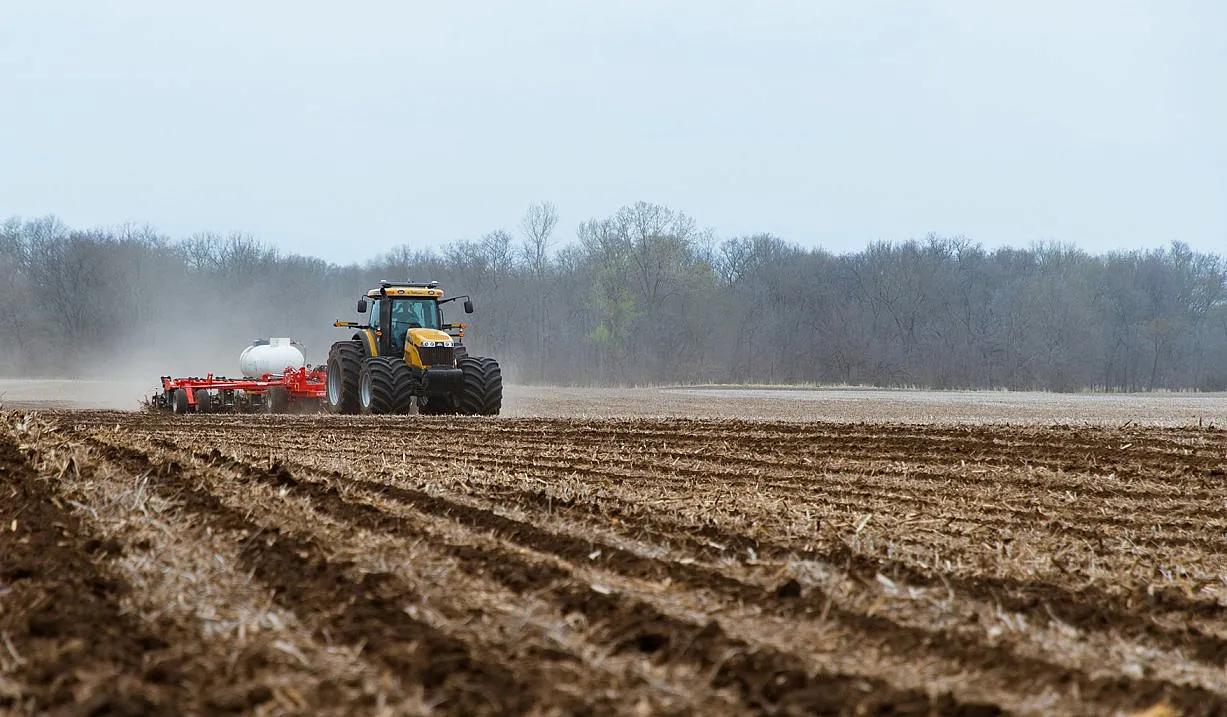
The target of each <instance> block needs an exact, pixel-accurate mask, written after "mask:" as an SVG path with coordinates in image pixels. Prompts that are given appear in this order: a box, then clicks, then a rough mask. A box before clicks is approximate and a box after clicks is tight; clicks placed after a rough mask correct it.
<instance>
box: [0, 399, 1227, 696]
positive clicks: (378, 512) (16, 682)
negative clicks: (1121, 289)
mask: <svg viewBox="0 0 1227 717" xmlns="http://www.w3.org/2000/svg"><path fill="white" fill-rule="evenodd" d="M524 390H525V391H528V390H529V389H524ZM675 393H676V396H674V395H672V394H669V393H668V392H659V391H657V392H653V393H651V394H650V395H649V393H648V392H646V391H645V392H643V393H639V394H636V392H634V391H628V392H622V393H619V394H609V393H607V394H604V398H603V399H601V400H597V399H591V400H585V401H581V402H578V403H573V404H571V405H572V407H573V409H572V410H570V411H569V413H571V414H572V417H569V418H557V417H554V418H545V417H521V418H514V417H510V418H507V417H505V418H498V419H459V418H432V417H418V416H413V417H399V418H392V417H386V418H366V417H362V418H359V417H352V418H351V417H332V416H264V415H245V416H224V415H207V416H195V415H189V416H171V415H161V414H148V413H139V412H119V411H84V410H79V411H61V410H52V411H47V412H40V413H38V414H29V413H22V412H12V411H10V412H7V413H3V414H0V416H2V421H0V494H2V495H3V496H4V499H3V500H2V501H0V556H2V557H0V711H9V712H13V713H17V714H23V713H24V714H42V713H55V712H57V711H59V712H61V713H64V714H149V713H164V714H172V713H173V714H221V713H252V714H280V713H294V714H317V713H328V714H443V715H453V714H454V715H479V714H534V715H536V714H540V715H545V714H696V715H697V714H701V715H719V714H730V715H732V714H798V715H800V714H832V715H867V714H874V715H887V714H891V715H932V714H963V715H994V714H1034V715H1041V714H1043V715H1047V714H1105V715H1112V714H1122V715H1130V714H1142V713H1145V714H1147V715H1152V716H1153V717H1158V716H1159V715H1173V714H1182V715H1214V714H1227V673H1225V672H1224V671H1223V664H1224V662H1225V661H1227V558H1225V557H1224V555H1225V554H1227V550H1225V549H1227V486H1225V485H1224V483H1225V481H1227V431H1224V430H1223V429H1222V428H1219V427H1217V426H1218V425H1221V424H1222V423H1223V422H1224V420H1223V413H1222V412H1221V398H1220V399H1217V400H1216V399H1201V400H1205V401H1206V402H1205V403H1202V404H1196V406H1195V408H1194V409H1193V410H1191V411H1190V409H1189V407H1188V406H1183V405H1182V406H1179V407H1177V408H1175V409H1171V410H1170V412H1169V413H1162V412H1161V410H1160V408H1155V407H1154V406H1151V407H1150V409H1148V410H1147V411H1142V410H1140V409H1139V408H1138V405H1137V404H1136V403H1134V404H1132V405H1131V406H1130V404H1127V403H1126V404H1125V407H1124V408H1123V409H1119V408H1104V407H1103V406H1100V407H1099V408H1098V409H1097V410H1098V411H1099V412H1098V413H1096V412H1094V411H1086V410H1081V409H1085V406H1081V407H1076V408H1075V409H1072V410H1073V412H1074V413H1078V412H1081V413H1082V414H1083V419H1084V420H1077V419H1073V418H1071V417H1070V416H1069V415H1066V414H1061V413H1059V411H1057V410H1054V411H1052V412H1051V414H1052V416H1053V417H1052V418H1050V420H1049V421H1047V422H1040V421H1039V418H1038V417H1039V416H1040V406H1039V405H1038V402H1032V403H1029V402H1027V401H1022V402H1019V401H1017V400H1015V401H1014V403H1016V404H1019V405H1021V408H1020V409H1019V408H1018V407H1016V410H1022V411H1023V412H1024V413H1027V412H1028V411H1033V412H1034V416H1035V420H1032V418H1031V414H1029V413H1028V414H1027V417H1026V418H1024V419H1023V420H1017V421H999V420H985V419H984V416H980V417H976V416H974V415H971V416H966V415H965V416H964V418H963V420H950V421H928V422H925V421H922V420H918V419H917V420H914V419H915V418H916V417H917V416H919V413H917V414H910V413H909V414H904V415H902V416H898V417H896V419H895V420H890V419H889V418H888V417H886V416H883V415H881V414H875V415H874V416H872V417H866V418H864V419H853V420H848V419H845V420H827V421H821V420H812V419H811V420H774V419H771V418H769V417H767V416H762V415H759V416H756V420H740V419H733V418H713V417H704V418H698V417H693V416H694V415H695V414H700V413H703V410H704V408H705V407H707V406H709V405H711V404H709V403H704V402H713V401H714V402H719V403H721V404H722V405H725V404H729V403H730V402H732V403H733V404H734V405H735V404H736V402H739V401H744V402H757V404H758V406H759V408H758V409H757V410H758V412H759V413H763V414H769V413H771V412H773V411H781V410H786V409H781V408H779V406H778V405H777V404H783V405H785V406H788V407H789V408H788V409H787V410H803V411H815V410H816V411H824V410H825V411H832V410H837V409H831V408H830V407H829V406H827V407H826V408H820V407H819V406H821V405H822V404H821V402H814V401H811V400H809V399H808V398H801V399H788V398H769V399H765V398H761V397H759V398H756V397H755V396H754V395H750V396H743V395H740V394H734V395H727V394H724V393H714V394H710V393H709V394H705V395H703V396H699V395H697V394H694V393H685V392H681V391H678V392H675ZM560 395H562V394H554V395H553V397H551V396H544V397H542V396H538V397H537V398H536V399H532V400H524V401H521V402H520V403H519V407H518V408H517V409H516V411H518V412H522V413H527V414H545V413H547V412H548V411H549V410H551V408H550V404H549V401H559V400H560V399H558V396H560ZM652 396H655V398H652ZM662 396H663V397H662ZM678 397H680V398H678ZM602 400H603V401H604V402H603V403H602ZM636 400H639V401H640V403H639V405H637V406H633V407H631V408H629V409H627V410H624V411H623V417H616V418H610V417H596V416H595V415H589V414H596V413H602V412H617V405H616V404H618V403H620V402H631V403H634V402H635V401H636ZM904 400H905V401H907V402H909V403H911V404H913V407H914V410H915V411H918V412H923V411H929V412H931V413H934V414H940V413H941V411H943V410H945V409H944V408H943V407H942V405H941V404H943V401H941V400H937V401H934V402H931V403H930V404H928V405H927V407H925V405H922V404H920V403H919V402H917V401H915V400H913V399H912V397H910V396H909V397H907V398H906V399H904ZM1189 400H1197V399H1189ZM534 401H535V403H534ZM675 401H681V402H682V403H685V402H689V403H690V405H691V407H692V414H691V416H692V417H686V418H679V417H668V416H669V414H670V413H671V412H672V411H673V410H675V408H676V407H677V406H679V405H681V404H680V403H675ZM696 402H697V403H696ZM950 402H951V401H945V403H950ZM956 403H957V402H956ZM797 404H800V405H801V406H803V407H804V408H802V409H798V408H797ZM559 405H560V404H557V403H556V404H554V406H553V410H555V413H556V414H557V413H562V412H564V411H563V410H560V409H559ZM696 405H697V406H698V407H699V410H694V407H695V406H696ZM858 405H861V406H863V405H868V404H858ZM968 405H971V404H968ZM968 405H960V406H956V408H955V409H953V410H955V411H964V412H965V411H966V409H967V407H968ZM1104 405H1105V406H1107V405H1109V404H1104ZM1111 405H1116V404H1111ZM1157 405H1159V404H1156V406H1157ZM575 406H582V407H583V408H584V409H587V410H574V407H575ZM1169 409H1170V407H1169ZM838 410H842V409H838ZM879 410H880V411H884V410H885V409H882V408H881V407H879ZM995 410H1002V411H1005V410H1009V409H1006V408H1001V409H995ZM1117 410H1121V413H1116V412H1115V411H1117ZM1199 410H1200V413H1201V414H1202V415H1201V416H1200V421H1199V418H1198V416H1197V415H1196V414H1197V413H1198V412H1199ZM1216 411H1217V413H1216ZM640 412H642V413H644V414H652V415H655V416H656V417H635V416H631V415H625V414H636V413H640ZM574 414H580V415H578V416H575V415H574ZM1130 414H1132V415H1133V416H1134V417H1129V416H1130ZM795 418H796V417H795V416H794V419H795ZM1122 419H1124V420H1122ZM1199 423H1200V426H1199Z"/></svg>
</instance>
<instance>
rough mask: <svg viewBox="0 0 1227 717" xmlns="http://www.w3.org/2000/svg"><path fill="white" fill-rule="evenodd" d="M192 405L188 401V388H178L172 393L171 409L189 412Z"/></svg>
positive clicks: (176, 411)
mask: <svg viewBox="0 0 1227 717" xmlns="http://www.w3.org/2000/svg"><path fill="white" fill-rule="evenodd" d="M189 408H191V406H189V405H188V403H187V389H185V388H176V389H175V390H174V391H172V392H171V394H170V410H172V411H174V412H175V413H187V411H188V409H189Z"/></svg>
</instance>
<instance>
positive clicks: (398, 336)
mask: <svg viewBox="0 0 1227 717" xmlns="http://www.w3.org/2000/svg"><path fill="white" fill-rule="evenodd" d="M390 328H391V329H392V341H393V343H395V344H396V346H397V347H398V348H401V349H403V348H404V346H405V332H406V331H408V330H409V329H417V328H422V329H437V328H439V307H438V305H436V304H435V301H434V299H418V298H413V299H392V326H391V327H390Z"/></svg>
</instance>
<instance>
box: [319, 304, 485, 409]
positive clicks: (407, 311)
mask: <svg viewBox="0 0 1227 717" xmlns="http://www.w3.org/2000/svg"><path fill="white" fill-rule="evenodd" d="M458 299H464V304H463V306H464V311H465V313H466V314H471V313H473V302H472V300H470V299H469V297H468V296H454V297H452V298H449V299H445V298H443V290H442V289H440V288H439V282H437V281H431V282H427V283H420V282H412V281H404V282H390V281H380V282H379V288H377V289H371V290H370V291H368V292H366V295H365V296H363V297H361V298H359V299H358V313H359V314H365V313H368V311H369V313H370V320H369V322H368V323H365V324H364V323H360V322H354V321H337V322H335V323H334V324H333V325H334V326H338V327H342V328H353V329H357V331H356V332H355V333H354V334H353V336H352V337H350V339H349V340H348V341H338V342H336V343H334V344H333V345H332V349H331V350H330V351H329V352H328V369H327V384H328V388H327V399H326V401H327V404H328V408H329V409H330V410H331V411H332V412H334V413H367V414H389V413H392V414H403V413H409V412H410V410H411V409H412V407H413V405H414V404H415V403H416V405H417V408H418V412H419V413H424V414H436V415H438V414H462V415H475V416H493V415H497V414H498V412H499V410H500V409H501V408H502V405H503V377H502V373H501V371H500V369H499V365H498V361H495V360H494V359H492V358H480V357H476V356H470V355H469V354H468V350H467V349H466V348H465V346H464V342H463V337H464V329H465V328H466V325H465V324H449V323H446V322H444V320H443V308H442V307H443V305H444V304H447V303H450V302H452V301H456V300H458Z"/></svg>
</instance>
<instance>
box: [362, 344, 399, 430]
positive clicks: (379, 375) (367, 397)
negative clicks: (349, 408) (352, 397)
mask: <svg viewBox="0 0 1227 717" xmlns="http://www.w3.org/2000/svg"><path fill="white" fill-rule="evenodd" d="M411 382H412V377H411V376H410V373H409V366H408V365H406V364H405V362H404V360H403V359H399V358H390V357H387V356H372V357H371V358H368V359H367V360H366V361H365V362H363V364H362V374H361V376H360V377H359V379H358V405H359V406H360V407H361V410H362V412H363V413H367V414H372V415H377V416H379V415H385V414H389V413H408V412H409V407H410V405H411V399H412V397H413V393H412V391H411V390H410V383H411Z"/></svg>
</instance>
